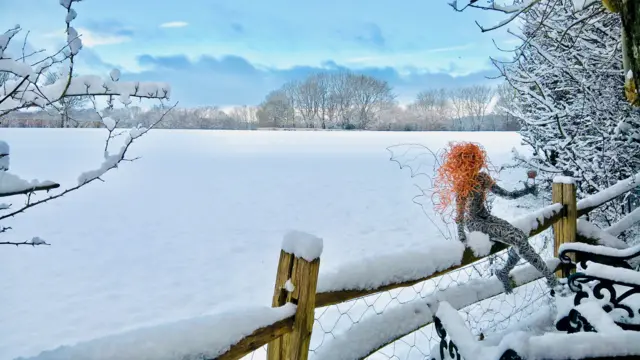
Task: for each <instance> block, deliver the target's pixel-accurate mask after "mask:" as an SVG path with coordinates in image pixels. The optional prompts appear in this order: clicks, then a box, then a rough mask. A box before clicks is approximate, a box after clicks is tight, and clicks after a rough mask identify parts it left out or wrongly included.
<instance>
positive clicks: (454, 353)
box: [433, 316, 463, 360]
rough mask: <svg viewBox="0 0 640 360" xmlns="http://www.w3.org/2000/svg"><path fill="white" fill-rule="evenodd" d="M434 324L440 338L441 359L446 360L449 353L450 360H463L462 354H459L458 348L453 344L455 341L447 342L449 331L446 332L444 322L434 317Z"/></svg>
mask: <svg viewBox="0 0 640 360" xmlns="http://www.w3.org/2000/svg"><path fill="white" fill-rule="evenodd" d="M433 323H434V325H435V328H436V333H437V334H438V337H439V338H440V359H442V360H444V359H445V357H444V354H445V352H447V353H448V354H449V359H455V360H463V359H462V356H460V353H459V352H458V347H457V346H456V344H455V343H454V342H453V340H448V341H447V330H445V328H444V326H443V325H442V320H440V319H439V318H438V317H436V316H434V321H433Z"/></svg>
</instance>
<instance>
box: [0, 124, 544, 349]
mask: <svg viewBox="0 0 640 360" xmlns="http://www.w3.org/2000/svg"><path fill="white" fill-rule="evenodd" d="M104 135H105V132H104V131H100V130H55V129H28V130H27V129H2V131H1V133H0V138H1V139H2V140H5V141H7V142H9V144H10V145H11V172H12V173H15V174H18V175H20V176H21V177H23V178H25V179H31V178H38V179H40V180H54V181H58V182H61V183H62V186H63V187H66V185H73V184H75V182H76V179H77V176H78V175H79V174H80V173H81V172H83V171H85V170H88V169H92V168H95V167H97V166H98V165H99V163H100V162H101V156H102V146H103V142H102V141H103V139H104ZM450 140H472V141H478V142H480V143H482V144H483V145H484V146H485V147H486V148H487V150H488V153H489V155H490V157H491V160H492V162H493V163H494V165H501V164H502V163H504V162H507V161H509V160H510V150H511V148H513V147H519V146H520V139H519V137H518V135H517V134H514V133H466V134H461V133H385V132H241V131H229V132H227V131H169V130H154V131H152V132H151V133H149V134H147V135H145V136H144V137H143V138H142V139H140V141H138V142H137V143H136V144H134V148H133V149H132V153H131V156H137V155H141V156H142V158H141V159H140V160H138V161H136V162H134V163H124V164H123V165H122V166H121V167H120V169H118V170H116V171H113V172H112V173H110V174H108V175H107V176H105V177H104V179H105V180H106V182H105V183H103V182H95V183H93V184H90V185H89V186H87V187H86V188H84V189H81V190H80V191H79V192H76V193H73V194H71V195H69V196H67V197H64V198H62V199H59V200H56V201H54V202H52V203H49V204H46V205H43V206H40V207H37V208H34V209H31V210H30V211H28V212H27V213H26V214H23V215H20V216H18V217H17V218H15V219H11V220H10V221H8V222H6V223H2V224H1V225H3V226H11V227H13V230H12V231H11V232H10V233H8V234H4V235H3V240H13V241H23V240H26V239H31V238H32V237H33V236H40V237H42V238H43V239H44V240H46V241H47V242H49V243H51V244H52V246H44V247H36V248H31V247H19V248H16V247H2V248H0V304H2V306H1V307H0V308H1V309H0V339H2V340H1V341H0V360H4V359H13V358H15V357H18V356H25V357H28V356H34V355H37V354H38V353H40V352H41V351H43V350H48V349H53V348H56V347H58V346H60V345H67V344H74V343H77V342H79V341H85V340H90V339H93V338H97V337H101V336H105V335H109V334H113V333H118V332H121V331H126V330H130V329H135V328H138V327H141V326H147V325H154V324H161V323H166V322H169V321H175V320H179V319H185V318H191V317H194V316H198V315H202V314H207V313H216V312H223V311H225V310H228V309H233V308H237V307H241V306H244V305H260V306H263V305H269V304H270V303H271V296H272V292H273V283H274V280H275V273H276V266H277V261H278V254H279V251H280V250H279V249H280V245H281V242H282V237H283V235H284V234H285V233H286V232H287V231H288V230H291V229H299V230H303V231H306V232H309V233H311V234H314V235H317V236H320V237H322V238H323V239H324V250H323V254H322V261H321V274H322V273H324V272H326V271H330V270H331V269H335V268H336V267H338V266H340V265H341V264H344V263H346V262H350V261H354V260H357V259H358V258H362V257H369V256H376V255H382V254H389V253H394V252H401V251H426V250H428V249H429V244H433V242H437V241H446V239H444V238H443V237H442V236H441V235H439V234H438V231H437V230H436V229H434V228H433V225H432V224H431V223H430V222H429V220H428V219H427V217H426V216H425V214H424V213H423V210H422V208H421V207H420V206H418V205H416V204H414V203H413V202H412V198H413V197H414V196H415V195H416V194H417V189H416V188H415V186H414V184H416V182H417V181H418V180H417V179H412V178H411V177H410V173H409V170H400V169H399V167H398V164H397V163H394V162H391V161H389V152H387V150H386V147H388V146H391V145H397V144H406V143H420V144H424V145H427V146H429V147H430V148H432V149H434V150H435V149H438V148H441V147H443V146H444V145H445V144H446V142H447V141H450ZM525 178H526V175H525V170H511V171H504V172H503V173H502V174H501V176H500V181H501V184H502V185H504V186H506V187H515V186H521V184H518V181H520V180H524V179H525ZM22 201H24V199H23V198H21V197H15V198H11V199H8V200H6V199H3V202H13V203H15V204H18V203H20V202H22ZM534 201H539V204H537V205H536V207H542V206H543V205H548V204H546V203H543V201H542V200H541V199H540V200H534ZM493 211H494V212H495V213H496V214H498V215H501V216H503V217H505V218H507V219H512V218H515V217H517V216H519V215H522V214H524V213H526V212H527V211H528V209H525V208H519V207H518V206H517V202H514V201H506V200H504V201H503V200H501V199H499V200H496V202H495V203H494V208H493ZM321 276H322V275H321Z"/></svg>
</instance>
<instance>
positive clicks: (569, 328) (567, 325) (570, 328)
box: [556, 309, 596, 334]
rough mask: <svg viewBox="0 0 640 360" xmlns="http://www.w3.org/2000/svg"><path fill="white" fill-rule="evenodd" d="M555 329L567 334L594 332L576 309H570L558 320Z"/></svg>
mask: <svg viewBox="0 0 640 360" xmlns="http://www.w3.org/2000/svg"><path fill="white" fill-rule="evenodd" d="M556 329H558V330H559V331H566V332H567V333H569V334H573V333H577V332H596V329H595V328H594V327H593V326H592V325H591V323H589V320H587V319H586V318H585V317H584V316H582V314H580V312H579V311H578V310H576V309H571V311H569V314H568V315H567V316H565V317H563V318H562V319H560V320H559V321H558V323H557V324H556Z"/></svg>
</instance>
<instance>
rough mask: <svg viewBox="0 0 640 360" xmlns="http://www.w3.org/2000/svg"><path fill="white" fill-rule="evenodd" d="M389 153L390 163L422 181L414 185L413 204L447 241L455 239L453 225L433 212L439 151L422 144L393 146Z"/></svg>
mask: <svg viewBox="0 0 640 360" xmlns="http://www.w3.org/2000/svg"><path fill="white" fill-rule="evenodd" d="M387 151H389V153H390V155H391V157H390V159H389V160H390V161H393V162H395V163H397V164H398V165H399V166H400V169H409V170H410V173H411V178H416V180H418V179H419V180H420V181H417V182H419V183H416V184H414V185H415V187H416V188H417V190H418V193H417V194H416V196H414V198H413V199H412V200H413V202H414V203H415V204H417V205H420V207H421V208H422V212H423V213H424V214H425V216H426V217H427V218H428V219H429V221H430V222H431V223H432V224H433V225H434V226H435V227H436V229H437V230H438V231H439V232H440V233H441V234H442V235H443V236H444V237H445V238H446V239H451V238H453V235H452V234H454V233H455V231H452V227H451V225H452V224H448V223H446V222H445V221H443V220H442V219H441V218H440V217H438V216H436V215H435V213H434V212H433V189H434V181H433V179H434V176H435V174H436V171H437V169H438V167H439V166H440V160H439V157H440V154H439V151H433V150H431V149H429V147H427V146H425V145H422V144H400V145H393V146H389V147H388V148H387ZM440 151H442V150H440Z"/></svg>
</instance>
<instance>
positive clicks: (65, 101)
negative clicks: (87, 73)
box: [44, 71, 90, 128]
mask: <svg viewBox="0 0 640 360" xmlns="http://www.w3.org/2000/svg"><path fill="white" fill-rule="evenodd" d="M62 76H63V74H62V73H61V72H59V71H48V72H47V73H46V74H45V81H44V84H45V85H51V84H55V83H56V82H57V81H58V80H59V79H60V77H62ZM73 76H74V77H77V76H78V74H74V75H73ZM89 98H90V97H89V96H88V95H85V96H69V97H63V98H61V99H60V100H58V101H56V102H55V103H53V104H52V106H53V108H54V109H55V110H57V111H58V112H59V115H60V122H59V126H57V127H61V128H65V127H79V126H80V121H79V120H78V119H75V118H74V117H73V116H72V113H73V111H74V110H77V109H79V108H81V107H82V106H83V105H84V104H86V103H87V102H88V101H89Z"/></svg>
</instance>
